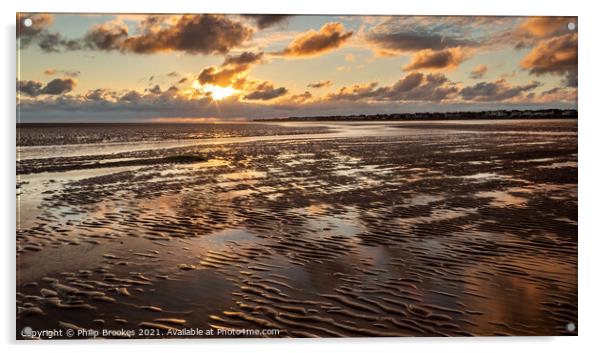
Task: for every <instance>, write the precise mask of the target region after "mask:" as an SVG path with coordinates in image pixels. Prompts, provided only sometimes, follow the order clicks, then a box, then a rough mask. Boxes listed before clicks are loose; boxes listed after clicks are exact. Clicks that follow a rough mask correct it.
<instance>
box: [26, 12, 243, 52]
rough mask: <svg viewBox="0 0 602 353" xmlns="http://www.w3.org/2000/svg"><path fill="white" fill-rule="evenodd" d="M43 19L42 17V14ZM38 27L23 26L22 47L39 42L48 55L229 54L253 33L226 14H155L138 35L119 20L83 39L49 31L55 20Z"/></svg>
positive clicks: (47, 18) (46, 19)
mask: <svg viewBox="0 0 602 353" xmlns="http://www.w3.org/2000/svg"><path fill="white" fill-rule="evenodd" d="M40 16H42V15H40ZM34 23H36V25H35V26H32V27H25V26H22V25H21V24H20V26H19V31H18V32H17V33H18V36H19V37H20V43H21V46H22V47H26V46H28V45H30V44H31V43H32V42H36V43H37V44H38V46H39V47H40V49H42V50H43V51H45V52H60V51H63V50H84V49H88V50H101V51H120V52H123V53H136V54H152V53H157V52H168V51H178V52H184V53H187V54H206V55H209V54H226V53H228V52H229V51H230V50H231V49H232V48H234V47H237V46H239V45H241V44H242V43H243V42H245V41H246V40H248V39H250V38H251V37H252V34H253V30H252V29H251V28H249V27H246V26H244V25H243V24H242V23H240V22H239V21H235V20H233V19H231V18H229V17H227V16H224V15H210V14H203V15H182V16H179V17H174V16H167V15H151V16H148V17H146V18H145V19H144V20H142V21H141V22H140V28H139V29H138V33H137V34H131V33H130V32H129V30H128V27H127V26H126V25H125V24H124V23H122V22H118V21H111V22H108V23H103V24H100V25H97V26H94V27H93V28H92V29H90V31H88V32H87V33H86V34H85V35H84V36H83V37H82V38H78V39H65V38H63V37H62V36H61V35H60V34H59V33H49V32H48V31H47V30H46V28H47V27H48V25H50V24H51V23H52V21H51V17H47V15H46V16H42V17H40V20H39V21H38V22H36V21H34Z"/></svg>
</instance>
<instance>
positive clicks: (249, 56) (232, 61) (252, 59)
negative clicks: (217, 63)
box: [222, 51, 263, 66]
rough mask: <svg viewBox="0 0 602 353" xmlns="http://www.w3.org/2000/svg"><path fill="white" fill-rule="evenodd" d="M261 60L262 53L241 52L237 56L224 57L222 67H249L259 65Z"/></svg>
mask: <svg viewBox="0 0 602 353" xmlns="http://www.w3.org/2000/svg"><path fill="white" fill-rule="evenodd" d="M262 60H263V52H259V53H252V52H248V51H246V52H243V53H241V54H239V55H234V56H230V55H229V56H226V59H224V62H223V63H222V66H226V65H251V64H257V63H260V62H261V61H262Z"/></svg>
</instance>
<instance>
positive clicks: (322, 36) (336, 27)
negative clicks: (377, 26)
mask: <svg viewBox="0 0 602 353" xmlns="http://www.w3.org/2000/svg"><path fill="white" fill-rule="evenodd" d="M352 35H353V32H351V31H349V32H345V26H343V24H342V23H339V22H329V23H326V24H325V25H324V26H322V28H320V30H319V31H317V32H316V31H314V30H310V31H308V32H305V33H302V34H300V35H298V36H297V37H295V39H293V41H292V42H291V43H290V44H289V45H288V46H287V47H286V48H285V49H284V50H282V51H281V52H278V53H276V54H277V55H283V56H289V57H309V56H316V55H320V54H323V53H326V52H329V51H332V50H335V49H337V48H339V47H341V46H342V45H343V44H344V43H345V42H346V41H347V40H348V39H349V38H351V36H352Z"/></svg>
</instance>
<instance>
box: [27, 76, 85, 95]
mask: <svg viewBox="0 0 602 353" xmlns="http://www.w3.org/2000/svg"><path fill="white" fill-rule="evenodd" d="M75 85H76V81H75V80H74V79H72V78H55V79H54V80H52V81H50V82H48V83H47V84H46V85H45V86H43V84H42V83H41V82H38V81H29V80H27V81H18V84H17V90H18V91H19V92H21V93H23V94H25V95H27V96H30V97H37V96H39V95H60V94H63V93H67V92H71V91H72V90H73V88H74V87H75Z"/></svg>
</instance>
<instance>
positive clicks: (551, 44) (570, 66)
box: [520, 33, 577, 87]
mask: <svg viewBox="0 0 602 353" xmlns="http://www.w3.org/2000/svg"><path fill="white" fill-rule="evenodd" d="M520 65H521V67H522V68H524V69H526V70H529V73H531V74H534V75H537V76H540V75H544V74H553V75H564V76H565V85H566V86H569V87H576V86H577V33H569V34H565V35H562V36H560V37H553V38H551V39H548V40H545V41H542V42H540V43H539V44H538V45H537V46H536V47H534V48H533V49H532V50H531V52H529V54H527V55H526V56H525V57H524V58H523V59H522V60H521V62H520Z"/></svg>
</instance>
